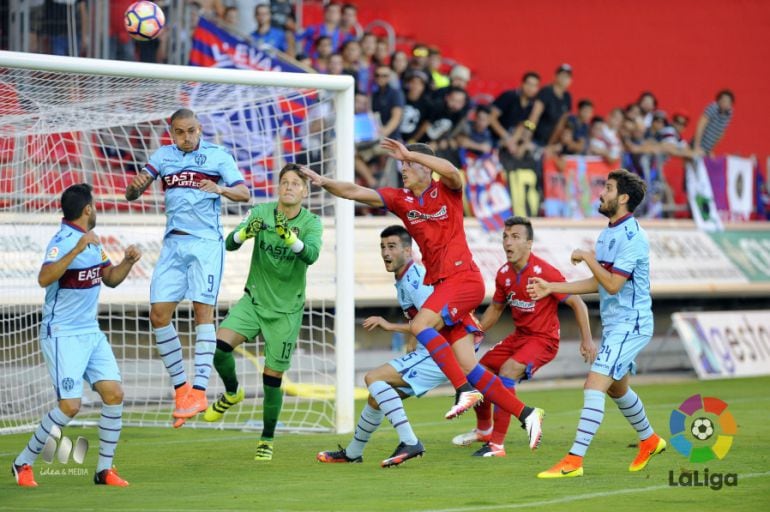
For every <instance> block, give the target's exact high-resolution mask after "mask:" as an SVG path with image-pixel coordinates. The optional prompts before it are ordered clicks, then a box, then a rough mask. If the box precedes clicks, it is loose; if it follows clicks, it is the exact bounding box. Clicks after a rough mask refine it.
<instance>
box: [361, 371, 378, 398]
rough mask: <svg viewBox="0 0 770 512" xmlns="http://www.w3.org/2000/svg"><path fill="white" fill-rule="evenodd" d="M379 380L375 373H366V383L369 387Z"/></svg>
mask: <svg viewBox="0 0 770 512" xmlns="http://www.w3.org/2000/svg"><path fill="white" fill-rule="evenodd" d="M377 380H378V379H377V376H376V375H374V374H373V373H372V372H366V375H364V384H366V387H367V388H368V387H369V386H371V385H372V382H375V381H377ZM369 398H371V397H369Z"/></svg>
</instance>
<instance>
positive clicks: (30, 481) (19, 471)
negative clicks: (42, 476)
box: [11, 462, 37, 487]
mask: <svg viewBox="0 0 770 512" xmlns="http://www.w3.org/2000/svg"><path fill="white" fill-rule="evenodd" d="M11 473H13V476H14V478H16V483H17V484H19V487H37V482H35V473H34V472H33V471H32V466H30V465H29V464H22V465H21V466H17V465H16V464H14V463H13V462H11Z"/></svg>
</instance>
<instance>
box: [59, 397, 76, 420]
mask: <svg viewBox="0 0 770 512" xmlns="http://www.w3.org/2000/svg"><path fill="white" fill-rule="evenodd" d="M59 409H61V412H63V413H64V414H65V415H66V416H68V417H70V418H74V417H75V415H76V414H77V413H78V412H80V400H79V399H67V400H60V401H59Z"/></svg>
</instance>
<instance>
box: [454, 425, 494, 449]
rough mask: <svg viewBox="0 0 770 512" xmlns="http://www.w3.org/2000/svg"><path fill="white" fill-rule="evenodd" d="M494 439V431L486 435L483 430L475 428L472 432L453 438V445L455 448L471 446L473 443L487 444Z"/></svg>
mask: <svg viewBox="0 0 770 512" xmlns="http://www.w3.org/2000/svg"><path fill="white" fill-rule="evenodd" d="M491 438H492V429H490V430H489V433H487V434H485V433H484V432H482V431H481V430H479V429H477V428H474V429H473V430H471V431H470V432H466V433H465V434H460V435H457V436H454V437H453V438H452V444H453V445H455V446H470V445H472V444H473V443H487V442H489V440H490V439H491Z"/></svg>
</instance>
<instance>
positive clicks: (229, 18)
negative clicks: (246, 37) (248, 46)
mask: <svg viewBox="0 0 770 512" xmlns="http://www.w3.org/2000/svg"><path fill="white" fill-rule="evenodd" d="M239 20H240V16H238V8H237V7H235V6H234V5H229V6H227V7H225V12H224V13H223V14H222V21H224V22H225V24H227V25H228V26H230V27H233V28H235V27H237V26H238V21H239Z"/></svg>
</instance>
